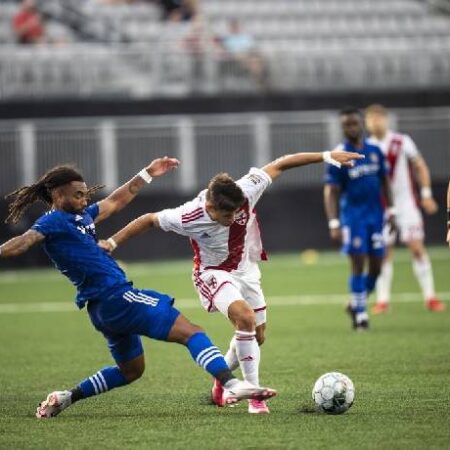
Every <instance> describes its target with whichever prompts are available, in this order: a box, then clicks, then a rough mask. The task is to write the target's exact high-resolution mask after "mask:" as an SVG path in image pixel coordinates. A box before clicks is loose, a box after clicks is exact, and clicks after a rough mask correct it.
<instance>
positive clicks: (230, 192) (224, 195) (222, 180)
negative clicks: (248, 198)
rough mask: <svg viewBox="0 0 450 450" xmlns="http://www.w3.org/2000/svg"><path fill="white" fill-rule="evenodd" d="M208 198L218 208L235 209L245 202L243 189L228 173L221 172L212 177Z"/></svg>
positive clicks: (207, 192) (207, 193)
mask: <svg viewBox="0 0 450 450" xmlns="http://www.w3.org/2000/svg"><path fill="white" fill-rule="evenodd" d="M206 199H207V200H208V201H210V202H212V203H213V205H214V207H215V208H216V209H220V210H223V211H234V210H236V209H238V208H240V207H241V206H242V205H243V203H244V202H245V197H244V193H243V192H242V189H241V188H240V187H239V186H238V185H237V184H236V182H235V181H234V180H233V178H231V177H230V175H228V174H227V173H219V174H217V175H216V176H215V177H213V178H212V179H211V181H210V182H209V184H208V190H207V191H206Z"/></svg>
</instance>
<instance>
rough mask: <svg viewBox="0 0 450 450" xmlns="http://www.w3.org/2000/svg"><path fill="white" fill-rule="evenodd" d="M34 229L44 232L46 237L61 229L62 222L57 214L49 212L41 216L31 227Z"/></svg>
mask: <svg viewBox="0 0 450 450" xmlns="http://www.w3.org/2000/svg"><path fill="white" fill-rule="evenodd" d="M31 229H32V230H34V231H37V232H39V233H41V234H43V235H44V236H45V237H46V238H47V237H49V236H50V235H51V234H54V233H57V232H58V231H60V230H61V224H60V221H59V218H58V216H57V215H56V214H53V213H51V212H50V213H47V214H44V215H43V216H41V217H39V219H37V220H36V222H34V224H33V225H32V227H31Z"/></svg>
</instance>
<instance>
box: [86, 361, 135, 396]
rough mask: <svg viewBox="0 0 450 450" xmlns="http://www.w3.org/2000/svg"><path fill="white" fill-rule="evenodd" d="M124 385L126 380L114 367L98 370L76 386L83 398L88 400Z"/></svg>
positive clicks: (126, 382)
mask: <svg viewBox="0 0 450 450" xmlns="http://www.w3.org/2000/svg"><path fill="white" fill-rule="evenodd" d="M126 384H128V381H127V379H126V378H125V377H124V376H123V374H122V372H121V371H120V369H119V368H118V367H117V366H114V367H105V368H104V369H102V370H99V371H98V372H97V373H96V374H94V375H92V376H90V377H89V378H86V379H85V380H83V381H82V382H81V383H80V384H79V385H78V386H79V388H80V389H81V391H82V392H83V398H88V397H92V396H93V395H99V394H103V393H104V392H107V391H110V390H111V389H114V388H117V387H120V386H125V385H126Z"/></svg>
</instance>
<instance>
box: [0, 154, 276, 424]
mask: <svg viewBox="0 0 450 450" xmlns="http://www.w3.org/2000/svg"><path fill="white" fill-rule="evenodd" d="M177 166H178V161H177V160H176V159H172V158H167V157H165V158H160V159H156V160H154V161H153V162H152V163H151V164H150V165H149V166H148V167H146V168H145V169H142V170H141V171H140V172H139V173H138V175H136V176H135V177H134V178H132V179H131V180H130V181H129V182H127V183H125V184H124V185H123V186H121V187H119V188H118V189H117V190H116V191H114V192H113V193H112V194H111V195H109V196H108V197H107V198H105V199H104V200H102V201H100V202H98V203H94V204H92V205H91V206H89V207H87V203H88V200H89V197H90V195H91V194H92V192H93V191H95V190H97V189H98V186H95V187H94V188H91V189H88V188H87V186H86V183H85V182H84V180H83V177H82V175H81V174H80V173H79V172H78V171H77V170H75V169H74V168H72V167H70V166H59V167H55V168H54V169H51V170H50V171H48V172H47V173H46V174H45V175H44V176H43V177H42V178H41V179H40V180H38V181H37V182H36V183H35V184H33V185H31V186H25V187H22V188H20V189H18V190H17V191H15V192H13V193H12V194H11V195H10V196H11V197H12V198H14V200H13V202H12V203H11V205H10V208H9V211H10V214H9V216H8V218H7V219H6V221H8V222H17V221H18V220H19V219H20V217H21V215H22V213H23V212H24V210H25V209H26V208H27V207H28V206H29V205H31V204H32V203H34V202H36V201H42V202H43V203H45V204H46V205H47V206H49V207H51V210H50V211H48V212H47V213H46V214H44V215H43V216H41V217H40V218H39V219H38V220H37V221H36V222H35V224H34V225H33V226H32V227H31V229H29V230H28V231H26V232H25V233H24V234H22V235H20V236H17V237H15V238H13V239H11V240H9V241H7V242H6V243H4V244H3V245H1V246H0V257H3V258H6V257H10V256H16V255H20V254H22V253H24V252H26V251H27V250H28V249H29V248H30V247H31V246H32V245H34V244H36V243H38V242H42V244H43V247H44V250H45V251H46V253H47V254H48V256H49V257H50V259H51V260H52V261H53V262H54V264H55V266H56V268H57V269H58V270H59V271H60V272H61V273H62V274H64V275H65V276H67V277H68V278H69V279H70V281H71V282H72V283H73V284H74V285H75V287H76V289H77V297H76V303H77V305H78V307H79V308H83V307H84V306H85V305H87V310H88V313H89V316H90V319H91V321H92V324H93V325H94V327H95V328H96V329H97V330H98V331H100V332H101V333H103V335H104V336H105V338H106V339H107V341H108V346H109V349H110V351H111V354H112V356H113V358H114V359H115V361H116V363H117V365H115V366H111V367H105V368H103V369H101V370H99V371H98V372H96V373H95V374H93V375H91V376H90V377H88V378H86V379H85V380H83V381H81V383H79V385H78V386H76V387H75V388H73V389H71V390H66V391H55V392H52V393H50V394H49V395H48V396H47V399H46V400H44V401H43V402H42V403H41V404H40V405H39V407H38V408H37V411H36V416H37V417H38V418H49V417H53V416H56V415H57V414H59V413H60V412H61V411H62V410H63V409H65V408H67V407H68V406H70V405H71V404H73V403H74V402H76V401H78V400H80V399H84V398H88V397H91V396H93V395H97V394H101V393H104V392H107V391H108V390H111V389H114V388H117V387H120V386H124V385H126V384H128V383H131V382H133V381H135V380H136V379H138V378H140V377H141V375H142V373H143V372H144V367H145V362H144V354H143V348H142V344H141V339H140V336H148V337H150V338H153V339H158V340H163V341H168V342H177V343H179V344H182V345H185V346H186V347H187V348H188V349H189V351H190V353H191V355H192V357H193V358H194V360H195V361H196V362H197V363H198V364H199V365H200V366H201V367H203V369H205V370H206V371H207V372H209V373H210V374H211V375H212V376H213V377H216V378H220V379H222V380H223V383H224V384H225V389H226V391H225V393H224V400H225V402H226V403H233V402H236V401H238V400H241V399H243V398H257V399H266V398H269V397H271V396H273V395H275V393H276V392H275V391H274V390H272V389H267V388H260V387H255V386H253V385H251V384H250V383H247V382H243V381H239V380H237V379H236V378H235V377H234V376H233V374H232V373H231V371H230V370H229V368H228V366H227V364H226V362H225V360H224V358H223V356H222V354H221V353H220V351H219V350H218V349H217V347H216V346H214V345H213V344H212V342H211V341H210V339H209V338H208V337H207V336H206V334H205V333H204V332H203V331H202V330H201V328H200V327H198V326H196V325H193V324H192V323H190V322H189V321H188V320H187V319H186V318H185V317H184V316H183V315H182V314H180V312H179V311H178V310H176V309H175V308H174V307H173V301H174V300H173V298H172V297H169V296H168V295H165V294H161V293H159V292H156V291H152V290H141V289H136V288H134V287H133V285H132V283H131V282H130V281H128V279H127V278H126V275H125V273H124V272H123V271H122V270H121V269H120V267H119V266H118V265H117V263H116V262H115V261H114V259H113V258H112V257H111V256H110V255H108V254H107V253H106V252H105V251H104V250H102V249H101V248H100V247H99V246H98V245H97V238H96V235H95V224H96V223H99V222H101V221H103V220H105V219H107V218H108V217H109V216H110V215H111V214H113V213H116V212H118V211H120V210H121V209H122V208H124V207H125V206H126V205H127V204H128V203H130V202H131V201H132V200H133V198H134V197H135V196H136V194H137V193H138V192H139V190H140V189H141V188H142V187H143V186H144V184H145V182H147V183H150V182H151V180H152V177H156V176H160V175H164V174H165V173H166V172H168V171H169V170H171V169H173V168H175V167H177Z"/></svg>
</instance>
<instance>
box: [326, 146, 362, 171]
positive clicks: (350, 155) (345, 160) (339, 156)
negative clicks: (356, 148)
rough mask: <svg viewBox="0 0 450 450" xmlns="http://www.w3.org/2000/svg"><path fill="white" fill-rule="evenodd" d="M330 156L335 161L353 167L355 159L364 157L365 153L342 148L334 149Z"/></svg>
mask: <svg viewBox="0 0 450 450" xmlns="http://www.w3.org/2000/svg"><path fill="white" fill-rule="evenodd" d="M330 156H331V157H332V158H333V159H334V160H335V161H337V162H339V163H341V164H342V165H343V166H347V167H353V165H354V161H355V160H357V159H364V155H361V153H355V152H345V151H342V150H333V151H332V152H331V155H330Z"/></svg>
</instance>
